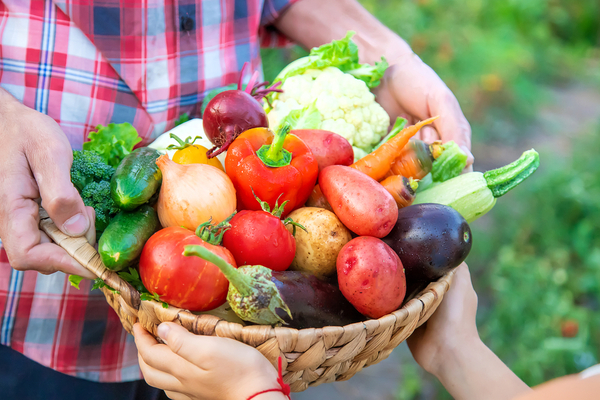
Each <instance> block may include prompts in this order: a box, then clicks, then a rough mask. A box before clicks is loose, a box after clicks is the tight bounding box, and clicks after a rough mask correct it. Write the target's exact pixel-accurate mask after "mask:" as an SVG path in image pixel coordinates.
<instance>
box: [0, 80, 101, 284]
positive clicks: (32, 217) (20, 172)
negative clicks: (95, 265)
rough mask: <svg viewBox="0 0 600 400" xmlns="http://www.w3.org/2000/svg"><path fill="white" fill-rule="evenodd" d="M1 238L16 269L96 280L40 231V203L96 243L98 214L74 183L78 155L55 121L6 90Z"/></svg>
mask: <svg viewBox="0 0 600 400" xmlns="http://www.w3.org/2000/svg"><path fill="white" fill-rule="evenodd" d="M0 143H2V146H0V171H2V173H0V238H1V239H2V245H3V246H4V248H5V250H6V254H7V256H8V260H9V262H10V264H11V266H12V267H13V268H15V269H16V270H20V271H24V270H35V271H39V272H41V273H43V274H51V273H53V272H56V271H63V272H65V273H68V274H77V275H81V276H83V277H86V278H90V279H93V278H94V275H93V274H92V273H91V272H89V271H88V270H86V269H85V268H84V267H83V266H81V265H80V264H79V263H78V262H77V261H76V260H75V259H73V258H72V257H71V256H69V255H68V254H67V252H66V251H65V250H63V249H62V248H60V247H59V246H57V245H55V244H53V243H52V241H51V240H50V239H49V238H48V236H47V235H46V234H44V233H43V232H42V231H40V229H39V226H38V225H39V204H38V201H39V198H40V197H41V204H42V206H43V207H44V209H45V210H46V211H47V212H48V215H49V216H50V218H52V220H53V221H54V223H55V224H56V226H57V227H58V228H59V229H60V230H61V231H62V232H63V233H65V234H67V235H70V236H83V235H86V237H87V239H88V241H90V242H92V243H93V242H95V229H94V219H95V215H94V209H93V208H91V207H86V206H85V205H84V204H83V201H82V200H81V197H80V196H79V193H78V192H77V190H76V189H75V187H74V186H73V184H72V183H71V175H70V170H71V163H72V161H73V153H72V150H71V146H70V144H69V141H68V140H67V137H66V136H65V134H64V133H63V132H62V130H61V129H60V127H59V126H58V124H57V123H56V122H55V121H54V120H53V119H52V118H50V117H48V116H46V115H44V114H41V113H39V112H37V111H35V110H32V109H30V108H28V107H26V106H24V105H22V104H21V103H19V102H18V101H17V100H16V99H14V98H13V97H12V96H11V95H9V94H8V93H7V92H5V91H3V90H2V89H0Z"/></svg>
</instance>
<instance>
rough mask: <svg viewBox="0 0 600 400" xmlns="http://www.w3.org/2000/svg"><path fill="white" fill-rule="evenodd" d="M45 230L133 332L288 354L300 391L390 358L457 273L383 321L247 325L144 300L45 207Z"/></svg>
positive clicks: (287, 368)
mask: <svg viewBox="0 0 600 400" xmlns="http://www.w3.org/2000/svg"><path fill="white" fill-rule="evenodd" d="M40 228H41V229H42V230H43V231H44V232H45V233H46V234H47V235H48V236H49V237H50V238H51V239H52V240H54V242H55V243H56V244H58V245H59V246H61V247H62V248H64V249H65V250H66V251H67V252H68V253H69V254H70V255H71V256H73V257H74V258H75V259H76V260H77V261H78V262H79V263H81V265H83V266H84V267H86V268H87V269H88V270H90V271H91V272H93V273H94V274H96V275H97V276H98V277H99V278H102V279H103V280H104V281H105V282H106V284H107V285H109V286H110V287H112V288H114V289H116V290H117V291H118V292H119V293H114V292H112V291H110V290H108V289H106V288H103V289H102V291H103V292H104V295H105V296H106V300H107V301H108V303H109V304H110V306H111V307H112V308H113V309H114V310H115V311H116V312H117V314H118V315H119V318H120V319H121V322H122V323H123V327H124V328H125V329H126V330H127V331H128V332H130V333H131V330H132V327H133V324H135V323H136V322H140V323H141V324H142V326H143V327H144V328H146V329H147V330H148V331H149V332H152V334H154V336H156V328H157V327H158V325H159V324H160V323H161V322H176V323H178V324H180V325H182V326H184V327H185V328H186V329H188V330H189V331H190V332H193V333H195V334H198V335H216V336H221V337H228V338H231V339H235V340H238V341H240V342H243V343H246V344H248V345H250V346H252V347H255V348H257V349H258V350H259V351H260V352H261V353H262V354H263V355H264V356H265V357H267V359H269V361H271V363H273V365H276V362H277V358H278V357H279V356H282V359H283V374H284V376H283V379H284V381H285V382H286V383H287V384H289V385H290V387H291V389H292V391H294V392H301V391H303V390H305V389H306V388H307V387H308V386H316V385H320V384H321V383H325V382H333V381H343V380H347V379H350V378H351V377H352V376H353V375H354V374H356V373H357V372H358V371H360V370H361V369H363V368H365V367H368V366H369V365H373V364H376V363H378V362H379V361H381V360H383V359H385V358H387V356H388V355H389V354H390V353H391V352H392V350H394V348H395V347H396V346H398V345H399V344H400V343H402V342H403V341H404V340H405V339H406V338H407V337H409V336H410V335H411V334H412V333H413V331H414V330H415V329H416V328H417V327H419V326H420V325H421V324H423V323H424V322H425V321H426V320H427V319H428V318H429V317H430V316H431V314H433V312H434V311H435V309H436V308H437V307H438V305H439V304H440V302H441V301H442V298H443V296H444V293H446V291H447V290H448V288H449V287H450V284H451V282H452V278H453V275H454V272H451V273H450V274H448V275H446V276H444V277H442V278H441V279H440V280H438V281H437V282H434V283H432V284H430V285H429V286H428V287H427V288H426V289H424V290H423V291H422V292H421V293H420V294H419V295H418V296H417V297H415V298H413V299H411V300H409V301H408V302H406V303H405V304H404V306H402V308H400V309H399V310H397V311H394V312H393V313H391V314H388V315H386V316H384V317H381V318H379V319H371V320H367V321H363V322H358V323H355V324H351V325H346V326H327V327H324V328H316V329H315V328H311V329H301V330H298V329H292V328H285V327H278V328H273V327H271V326H268V325H250V326H242V325H240V324H237V323H233V322H227V321H225V320H223V319H220V318H218V317H216V316H213V315H208V314H202V315H195V314H192V313H191V312H189V311H186V310H183V309H180V308H176V307H169V308H163V307H162V305H161V304H160V303H158V302H156V301H141V300H140V294H139V292H138V291H137V290H136V289H134V288H133V287H132V286H131V285H130V284H129V283H127V282H125V281H124V280H122V279H121V278H120V277H119V276H118V275H117V274H116V273H115V272H113V271H110V270H108V269H106V268H105V267H104V265H103V264H102V261H101V260H100V255H99V254H98V253H97V252H96V250H95V249H94V248H93V247H92V246H90V245H89V244H88V242H87V241H86V239H85V238H83V237H79V238H72V237H69V236H67V235H65V234H63V233H62V232H61V231H60V230H59V229H58V228H57V227H56V225H54V223H53V222H52V220H51V219H50V218H49V217H48V214H47V213H46V212H45V211H44V210H43V209H40Z"/></svg>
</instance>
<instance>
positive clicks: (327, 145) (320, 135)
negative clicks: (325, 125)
mask: <svg viewBox="0 0 600 400" xmlns="http://www.w3.org/2000/svg"><path fill="white" fill-rule="evenodd" d="M290 133H292V134H294V135H296V136H298V137H299V138H300V139H302V141H303V142H304V143H306V145H307V146H308V147H310V151H311V152H312V153H313V156H315V158H316V159H317V162H318V163H319V171H321V170H323V169H324V168H325V167H328V166H330V165H350V164H352V163H353V162H354V150H352V146H351V145H350V142H348V141H347V140H346V139H345V138H344V137H342V136H340V135H338V134H337V133H333V132H331V131H325V130H322V129H293V130H292V131H291V132H290Z"/></svg>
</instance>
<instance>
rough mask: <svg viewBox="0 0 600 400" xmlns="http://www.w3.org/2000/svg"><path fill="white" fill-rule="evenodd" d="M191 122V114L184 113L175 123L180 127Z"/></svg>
mask: <svg viewBox="0 0 600 400" xmlns="http://www.w3.org/2000/svg"><path fill="white" fill-rule="evenodd" d="M189 120H190V114H188V113H183V114H182V115H181V116H180V117H179V118H177V120H176V121H175V126H179V125H181V124H184V123H186V122H188V121H189Z"/></svg>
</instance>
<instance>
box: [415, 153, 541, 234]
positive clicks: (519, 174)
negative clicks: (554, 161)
mask: <svg viewBox="0 0 600 400" xmlns="http://www.w3.org/2000/svg"><path fill="white" fill-rule="evenodd" d="M539 165H540V157H539V154H538V153H537V151H535V150H533V149H531V150H528V151H526V152H524V153H523V154H522V155H521V157H520V158H519V159H518V160H516V161H514V162H512V163H511V164H509V165H506V166H504V167H501V168H498V169H494V170H491V171H487V172H485V173H481V172H469V173H467V174H463V175H460V176H457V177H456V178H452V179H450V180H447V181H446V182H443V183H440V184H437V185H436V186H434V187H432V188H428V189H426V190H424V191H422V192H418V193H417V198H416V199H415V201H414V203H413V204H423V203H438V204H444V205H447V206H450V207H452V208H454V209H455V210H456V211H458V212H459V213H461V215H462V216H463V217H464V218H465V219H466V220H467V222H469V223H471V222H473V221H475V220H476V219H477V218H479V217H481V216H482V215H484V214H485V213H487V212H488V211H490V210H491V209H492V208H493V207H494V205H495V204H496V198H498V197H500V196H502V195H504V194H506V193H507V192H508V191H510V190H511V189H513V188H514V187H516V186H517V185H518V184H519V183H521V182H523V181H524V180H525V179H527V177H529V176H530V175H531V174H533V173H534V172H535V170H536V169H537V168H538V166H539Z"/></svg>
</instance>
